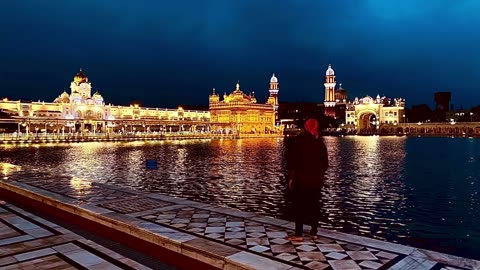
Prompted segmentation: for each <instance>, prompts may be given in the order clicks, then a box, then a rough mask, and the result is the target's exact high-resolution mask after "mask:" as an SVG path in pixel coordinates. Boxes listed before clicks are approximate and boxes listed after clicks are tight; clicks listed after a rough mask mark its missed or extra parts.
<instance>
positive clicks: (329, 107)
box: [323, 65, 337, 117]
mask: <svg viewBox="0 0 480 270" xmlns="http://www.w3.org/2000/svg"><path fill="white" fill-rule="evenodd" d="M325 75H326V76H325V83H324V84H323V85H324V86H325V102H324V105H325V115H326V116H331V117H335V85H336V84H337V82H336V81H335V71H333V69H332V65H328V69H327V72H326V73H325Z"/></svg>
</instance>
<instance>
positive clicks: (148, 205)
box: [0, 179, 480, 270]
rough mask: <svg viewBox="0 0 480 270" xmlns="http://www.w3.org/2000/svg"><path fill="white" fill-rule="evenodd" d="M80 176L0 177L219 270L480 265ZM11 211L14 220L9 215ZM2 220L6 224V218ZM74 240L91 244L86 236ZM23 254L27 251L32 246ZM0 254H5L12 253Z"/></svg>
mask: <svg viewBox="0 0 480 270" xmlns="http://www.w3.org/2000/svg"><path fill="white" fill-rule="evenodd" d="M76 181H77V182H75V183H74V184H72V183H71V182H69V181H61V180H59V181H56V182H52V181H48V180H45V181H39V180H28V179H22V180H20V181H13V180H4V181H3V182H0V189H2V190H4V191H8V192H11V193H15V194H16V196H19V197H23V198H28V199H29V200H33V201H35V202H37V203H42V204H48V205H50V206H52V207H55V208H56V209H59V211H60V210H61V211H65V212H69V213H70V214H74V215H77V216H81V217H83V218H85V219H88V220H89V221H93V222H97V223H98V224H101V225H102V226H108V228H110V229H111V230H117V231H122V232H125V233H128V234H129V235H131V236H133V237H137V238H140V239H142V240H144V241H148V242H150V243H154V244H155V245H158V246H159V247H161V248H164V249H166V250H169V251H172V252H175V253H177V254H181V255H183V256H185V257H188V258H191V259H194V260H196V261H199V262H202V263H204V264H207V265H210V266H213V267H216V268H219V269H333V270H340V269H432V270H438V269H445V270H446V269H449V270H451V269H480V262H479V261H475V260H471V259H466V258H461V257H456V256H452V255H448V254H442V253H438V252H434V251H428V250H424V249H418V248H414V247H409V246H403V245H398V244H394V243H388V242H384V241H379V240H375V239H369V238H365V237H361V236H355V235H349V234H345V233H339V232H335V231H330V230H325V229H322V230H320V231H319V233H318V235H319V238H318V239H316V240H312V239H311V238H308V237H307V238H305V239H304V241H302V242H291V241H288V240H286V239H285V237H286V236H287V235H289V234H293V227H294V224H293V223H292V222H289V221H286V220H280V219H274V218H270V217H266V216H263V215H260V214H256V213H250V212H243V211H239V210H235V209H232V208H225V207H218V206H212V205H208V204H205V203H199V202H193V201H189V200H186V199H180V198H174V197H171V196H167V195H164V194H160V193H144V192H140V191H135V190H130V189H125V188H118V187H114V186H109V185H105V184H99V183H94V182H89V181H84V180H82V181H81V180H78V179H77V180H76ZM3 208H4V209H5V206H4V207H3ZM4 211H6V210H4ZM6 215H7V217H8V212H7V214H6ZM2 221H3V222H4V223H5V222H6V221H5V218H2ZM14 223H15V222H14ZM53 226H54V225H53ZM37 227H38V226H37ZM37 227H35V226H33V227H32V226H26V227H25V228H23V230H24V231H25V230H27V229H28V230H29V232H30V234H29V233H26V234H25V233H24V234H23V235H17V234H18V230H9V229H5V230H3V229H2V230H0V231H2V232H3V231H5V233H2V234H3V235H6V236H8V237H9V238H8V239H12V238H13V239H20V240H19V241H27V240H29V239H30V240H31V239H32V238H31V237H34V236H41V237H46V235H47V234H48V233H52V232H50V231H49V230H45V229H43V230H42V229H39V228H37ZM5 228H10V227H9V226H6V227H5ZM305 229H306V230H307V229H308V228H307V227H306V228H305ZM31 234H34V235H31ZM22 237H24V238H22ZM51 237H53V236H51ZM58 237H64V235H60V236H58ZM77 237H78V236H77ZM22 239H23V240H22ZM1 241H4V240H1ZM7 241H8V240H7ZM10 241H12V240H10ZM65 241H67V240H65ZM68 241H76V242H75V243H77V242H78V243H83V242H88V241H85V240H83V242H82V240H81V239H80V240H77V239H72V240H70V239H68ZM68 241H67V242H68ZM12 243H13V242H12ZM52 245H53V247H50V246H52ZM57 245H60V246H61V247H62V248H59V250H60V251H57V249H55V248H54V247H57ZM65 245H67V246H65ZM47 246H49V247H48V248H44V249H45V250H44V251H42V252H40V251H36V253H37V255H36V256H37V257H44V258H48V260H53V261H55V262H57V261H58V263H59V264H64V265H66V266H67V267H70V266H74V265H72V259H71V257H72V256H70V257H69V256H67V255H65V254H69V253H70V252H72V249H73V252H78V253H80V254H82V255H83V256H84V257H83V258H86V259H84V260H82V259H80V258H82V257H81V256H76V257H75V256H73V258H76V259H77V261H75V262H76V263H77V264H80V263H83V264H84V265H88V267H91V266H92V264H93V263H95V264H106V263H108V262H109V261H108V260H104V261H100V260H99V259H90V258H102V256H99V255H98V254H94V253H91V251H89V250H88V249H86V250H85V248H84V247H85V244H83V245H80V244H72V243H64V242H59V243H58V244H56V243H55V244H48V245H47ZM0 247H1V248H2V251H7V252H10V253H12V254H13V252H18V248H17V249H14V247H10V245H9V246H5V244H4V243H3V244H2V242H0ZM42 250H43V249H42ZM65 250H67V251H65ZM24 252H25V253H27V254H29V253H28V251H27V250H25V251H24ZM62 252H63V253H62ZM104 253H106V254H109V253H108V252H107V251H105V252H104ZM2 254H3V252H2ZM2 256H3V257H0V258H1V259H4V258H7V257H5V256H4V255H2ZM24 257H27V258H29V257H28V255H25V256H23V257H22V256H20V258H24ZM8 258H9V259H8V260H7V259H4V260H7V264H8V263H10V264H12V263H22V262H23V261H19V260H18V259H17V258H16V257H15V255H12V256H8ZM13 259H15V260H16V261H13ZM0 261H1V260H0ZM7 264H5V263H4V265H7ZM1 265H2V264H0V266H1ZM89 269H93V268H89ZM102 269H104V268H102ZM135 269H138V268H136V267H135Z"/></svg>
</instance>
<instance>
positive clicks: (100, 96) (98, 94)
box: [93, 91, 103, 99]
mask: <svg viewBox="0 0 480 270" xmlns="http://www.w3.org/2000/svg"><path fill="white" fill-rule="evenodd" d="M93 98H94V99H103V97H102V95H100V93H99V92H98V91H97V92H95V94H93Z"/></svg>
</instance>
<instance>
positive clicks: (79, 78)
mask: <svg viewBox="0 0 480 270" xmlns="http://www.w3.org/2000/svg"><path fill="white" fill-rule="evenodd" d="M73 81H74V82H75V83H77V84H79V83H82V82H88V78H87V76H86V75H85V74H84V73H83V71H82V69H80V71H79V72H78V73H77V74H76V75H75V77H73Z"/></svg>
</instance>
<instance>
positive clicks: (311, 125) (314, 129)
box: [305, 118, 318, 138]
mask: <svg viewBox="0 0 480 270" xmlns="http://www.w3.org/2000/svg"><path fill="white" fill-rule="evenodd" d="M305 129H306V130H307V131H308V132H309V133H310V134H312V135H313V136H315V138H316V137H318V122H317V120H315V119H313V118H310V119H308V120H307V121H306V122H305Z"/></svg>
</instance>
